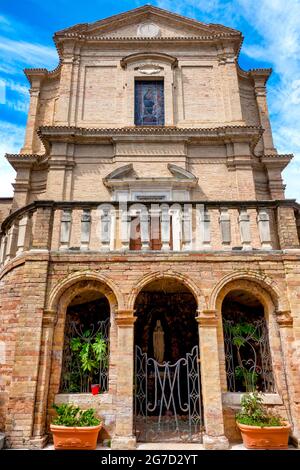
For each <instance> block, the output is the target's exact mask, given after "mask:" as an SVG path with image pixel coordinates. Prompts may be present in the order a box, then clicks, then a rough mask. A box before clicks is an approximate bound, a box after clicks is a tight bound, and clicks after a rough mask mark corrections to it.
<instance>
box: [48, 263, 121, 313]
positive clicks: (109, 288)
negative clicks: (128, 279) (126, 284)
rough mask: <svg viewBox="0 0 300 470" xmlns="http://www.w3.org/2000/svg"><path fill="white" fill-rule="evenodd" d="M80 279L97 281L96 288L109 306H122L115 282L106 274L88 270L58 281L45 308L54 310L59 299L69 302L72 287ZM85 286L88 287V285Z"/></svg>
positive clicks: (80, 280)
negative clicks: (105, 298)
mask: <svg viewBox="0 0 300 470" xmlns="http://www.w3.org/2000/svg"><path fill="white" fill-rule="evenodd" d="M82 281H85V282H89V281H90V282H91V283H97V289H98V290H99V291H100V292H101V293H102V294H103V295H105V296H106V297H107V299H108V301H109V303H110V305H111V306H112V305H115V306H118V308H119V309H122V308H124V298H123V295H122V294H121V293H120V290H119V289H118V288H117V286H116V285H115V283H114V282H113V281H112V280H111V279H109V278H108V277H107V276H104V275H102V274H99V273H93V272H90V271H89V272H77V273H74V274H71V275H70V276H68V277H67V278H65V279H63V281H61V282H59V283H58V284H57V285H56V286H55V287H54V288H53V289H52V291H51V292H50V295H49V299H48V303H47V310H52V311H53V310H56V309H57V308H58V305H59V303H60V302H61V301H62V302H63V303H68V302H70V300H71V299H72V295H73V292H72V287H73V286H74V287H75V286H78V284H79V283H80V282H82ZM90 287H92V286H90ZM86 288H88V285H87V287H86Z"/></svg>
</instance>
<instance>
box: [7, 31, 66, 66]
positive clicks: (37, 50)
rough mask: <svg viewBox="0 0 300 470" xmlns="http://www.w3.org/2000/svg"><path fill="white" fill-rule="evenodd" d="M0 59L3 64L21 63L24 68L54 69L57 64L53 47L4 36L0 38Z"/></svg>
mask: <svg viewBox="0 0 300 470" xmlns="http://www.w3.org/2000/svg"><path fill="white" fill-rule="evenodd" d="M0 58H1V59H2V61H4V63H5V64H8V65H10V64H14V63H22V64H24V65H26V67H31V66H32V67H46V68H47V67H54V66H55V65H57V62H58V58H57V52H56V49H55V47H54V46H53V47H48V46H43V45H41V44H36V43H31V42H27V41H22V40H15V39H10V38H7V37H5V36H0Z"/></svg>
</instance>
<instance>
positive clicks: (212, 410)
mask: <svg viewBox="0 0 300 470" xmlns="http://www.w3.org/2000/svg"><path fill="white" fill-rule="evenodd" d="M196 320H197V322H198V328H199V343H200V358H201V384H202V399H203V414H204V426H205V435H204V437H203V444H204V447H205V448H206V449H227V448H228V445H229V444H228V439H227V438H226V437H225V435H224V419H223V408H222V390H221V380H220V362H219V355H218V336H217V324H218V321H217V316H216V312H215V310H203V311H202V312H198V317H197V318H196Z"/></svg>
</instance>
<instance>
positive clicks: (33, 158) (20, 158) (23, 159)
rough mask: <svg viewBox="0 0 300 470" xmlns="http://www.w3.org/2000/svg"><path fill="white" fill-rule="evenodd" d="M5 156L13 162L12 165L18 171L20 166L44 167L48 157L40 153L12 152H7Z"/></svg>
mask: <svg viewBox="0 0 300 470" xmlns="http://www.w3.org/2000/svg"><path fill="white" fill-rule="evenodd" d="M5 158H6V159H7V160H8V162H9V163H10V164H11V166H12V167H13V168H14V169H15V170H16V171H17V170H18V169H20V168H34V167H38V168H39V169H41V168H42V166H43V165H44V164H47V157H46V156H45V155H39V154H35V153H32V154H24V153H20V154H12V153H6V154H5Z"/></svg>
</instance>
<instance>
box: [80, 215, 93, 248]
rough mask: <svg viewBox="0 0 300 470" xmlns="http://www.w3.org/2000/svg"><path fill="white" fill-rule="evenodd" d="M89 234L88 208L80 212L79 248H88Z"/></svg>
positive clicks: (89, 216) (89, 218)
mask: <svg viewBox="0 0 300 470" xmlns="http://www.w3.org/2000/svg"><path fill="white" fill-rule="evenodd" d="M90 236H91V211H90V209H83V211H82V214H81V237H80V249H81V250H83V251H85V250H88V249H89V244H90Z"/></svg>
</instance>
